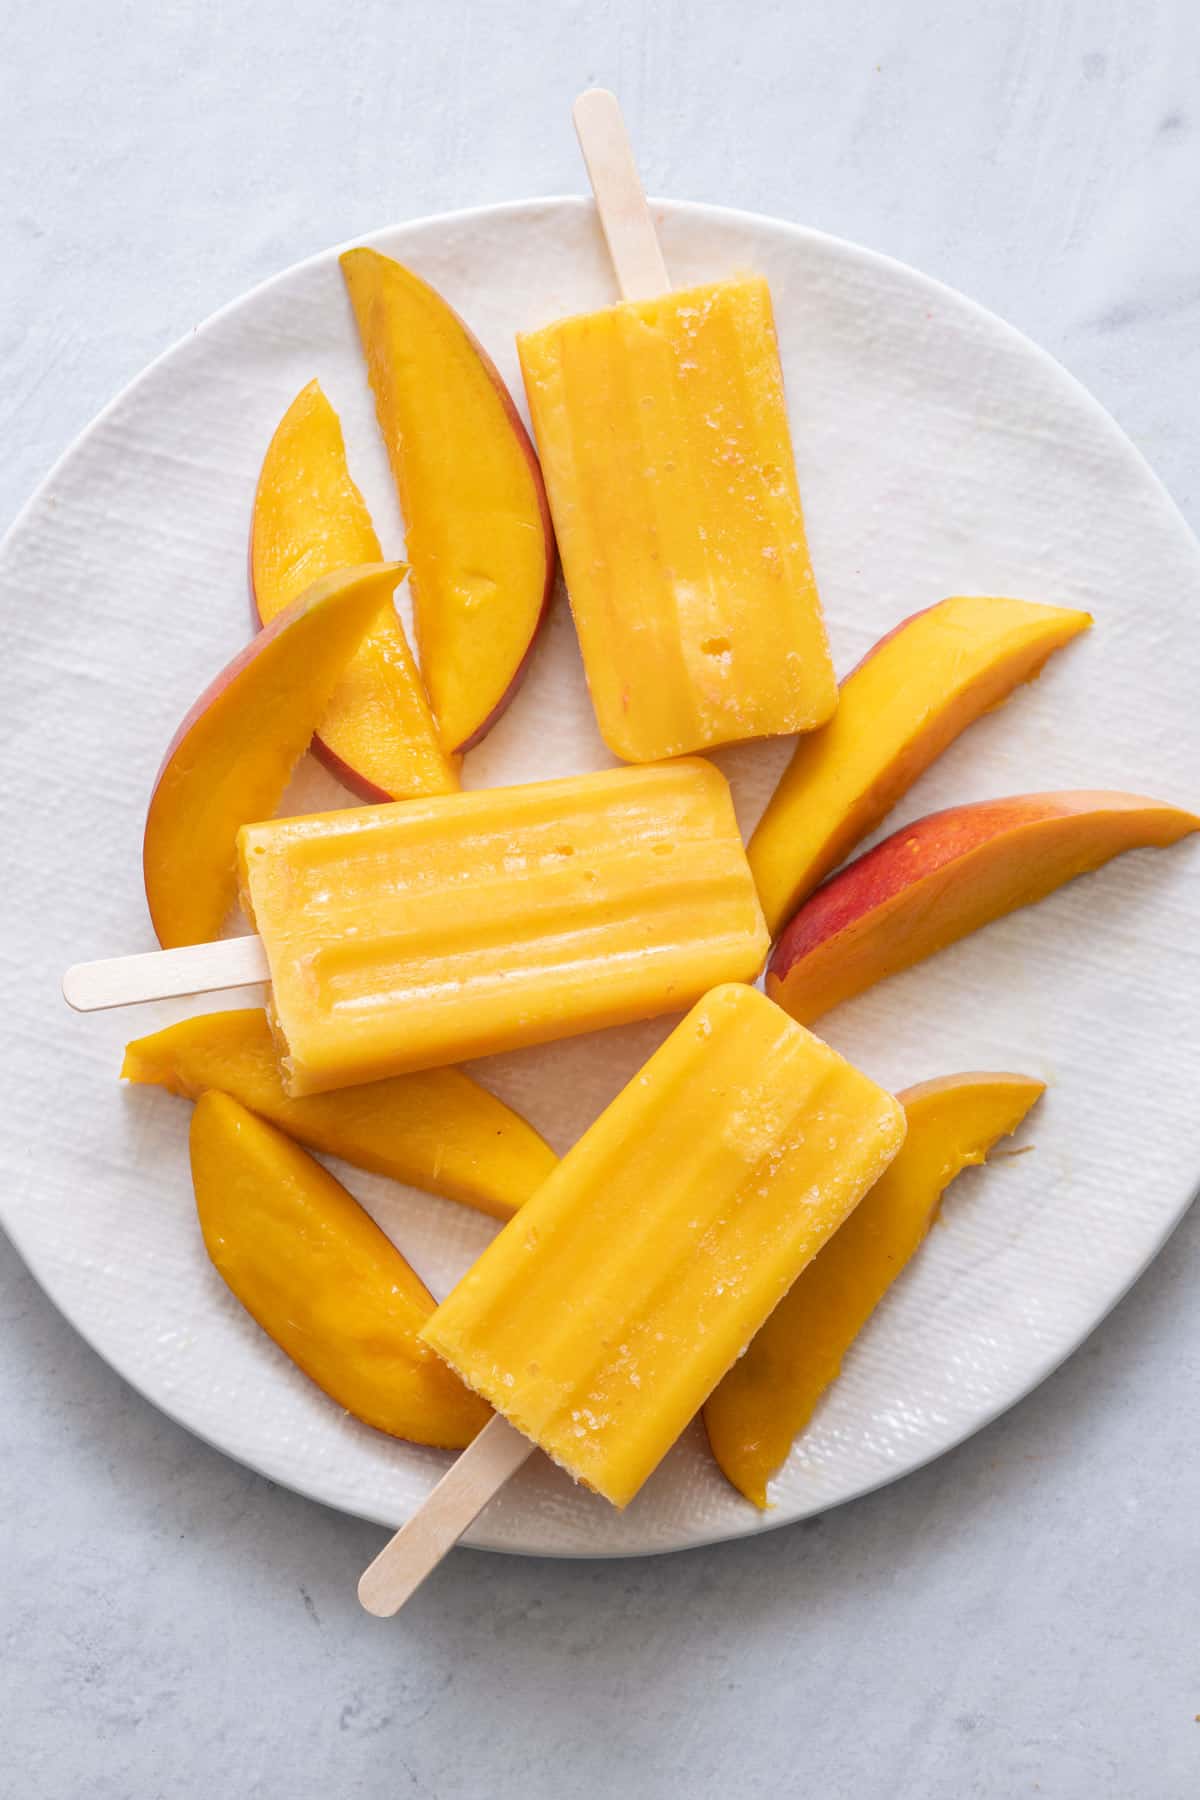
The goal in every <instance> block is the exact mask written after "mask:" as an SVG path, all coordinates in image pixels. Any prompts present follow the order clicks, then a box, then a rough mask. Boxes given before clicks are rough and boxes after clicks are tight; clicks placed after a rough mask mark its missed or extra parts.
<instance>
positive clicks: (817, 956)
mask: <svg viewBox="0 0 1200 1800" xmlns="http://www.w3.org/2000/svg"><path fill="white" fill-rule="evenodd" d="M1193 831H1200V818H1197V817H1196V816H1195V814H1194V813H1188V812H1184V811H1183V810H1182V809H1181V808H1180V807H1178V806H1169V805H1167V804H1165V803H1164V802H1163V801H1161V800H1148V799H1146V798H1145V796H1144V795H1142V794H1121V793H1111V792H1107V793H1106V792H1103V791H1093V790H1090V789H1088V790H1083V791H1079V792H1074V793H1062V794H1015V795H1012V796H1011V797H1009V798H1008V799H1005V800H979V801H976V802H975V804H974V805H972V806H954V807H950V808H949V809H948V810H947V811H946V812H938V813H928V814H927V815H926V816H925V818H923V819H917V820H915V821H914V822H913V823H912V824H911V825H903V826H901V828H900V830H899V831H896V832H893V833H892V835H891V837H889V838H885V839H884V840H883V842H882V843H881V844H876V846H875V848H874V849H873V850H868V851H867V853H866V854H865V856H860V857H859V858H858V859H857V860H856V861H855V862H852V863H849V864H847V866H846V867H845V868H844V869H840V870H839V871H838V873H837V874H836V875H831V876H830V878H829V880H828V881H827V882H825V884H824V886H823V887H819V888H818V889H817V891H816V893H815V894H814V895H813V896H812V898H811V899H809V900H806V901H805V903H804V905H803V906H802V907H801V908H800V910H799V912H798V913H797V914H796V915H795V917H794V918H793V919H792V921H791V923H790V924H789V925H788V927H787V929H786V930H785V931H784V933H783V935H782V937H781V938H780V939H779V942H778V943H777V944H776V946H775V950H774V953H773V954H772V957H771V961H770V963H769V964H768V967H767V992H768V994H769V995H770V996H771V998H772V1000H775V1001H778V1003H779V1005H780V1006H782V1007H784V1008H785V1009H786V1011H788V1012H790V1013H791V1015H792V1017H793V1018H794V1019H798V1020H799V1021H800V1023H801V1024H802V1025H811V1024H812V1022H813V1020H814V1019H819V1018H820V1017H821V1016H822V1014H824V1013H827V1012H828V1011H829V1010H830V1009H831V1008H832V1007H834V1006H837V1005H839V1004H840V1003H841V1001H843V1000H849V999H851V998H852V997H853V995H855V994H861V993H862V991H863V990H864V988H869V987H871V986H872V985H873V983H875V982H876V981H882V980H884V979H885V978H886V977H887V976H889V975H895V974H898V973H899V971H900V970H901V969H908V968H911V966H912V965H913V964H914V963H918V962H921V961H922V960H923V959H924V958H925V957H927V956H932V955H933V954H934V953H935V952H936V951H938V950H944V949H945V948H946V946H947V945H948V944H953V943H956V942H957V941H958V939H959V938H962V937H966V936H967V934H968V933H969V932H972V931H978V930H979V928H980V926H982V925H987V924H990V923H991V921H992V920H993V919H1000V918H1003V917H1004V915H1005V913H1010V912H1015V911H1016V909H1017V908H1018V907H1020V906H1031V905H1032V904H1033V903H1034V902H1035V901H1037V900H1044V899H1045V897H1046V895H1047V894H1050V893H1053V891H1054V889H1055V888H1058V887H1061V886H1062V885H1063V883H1064V882H1067V881H1073V880H1074V879H1075V877H1076V876H1077V875H1085V874H1087V873H1088V872H1089V871H1090V870H1092V869H1098V868H1099V867H1100V866H1101V864H1102V863H1106V862H1109V861H1110V860H1111V858H1113V857H1114V856H1120V855H1121V853H1122V852H1123V851H1125V850H1137V849H1142V848H1145V847H1146V846H1149V845H1157V846H1159V847H1162V846H1165V845H1168V844H1174V843H1177V842H1178V841H1179V839H1180V838H1183V837H1187V836H1188V834H1189V833H1190V832H1193Z"/></svg>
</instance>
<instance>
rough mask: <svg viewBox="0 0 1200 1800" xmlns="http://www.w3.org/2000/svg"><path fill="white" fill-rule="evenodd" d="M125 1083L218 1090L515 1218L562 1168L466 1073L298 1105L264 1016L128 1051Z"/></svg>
mask: <svg viewBox="0 0 1200 1800" xmlns="http://www.w3.org/2000/svg"><path fill="white" fill-rule="evenodd" d="M121 1077H122V1079H123V1080H125V1081H134V1082H143V1083H153V1084H155V1085H157V1086H159V1087H165V1088H169V1089H170V1091H171V1093H173V1094H181V1095H183V1096H184V1097H185V1098H186V1099H189V1100H196V1099H198V1098H199V1097H200V1095H201V1094H203V1093H204V1091H205V1090H206V1089H207V1088H219V1089H220V1090H222V1091H223V1092H224V1093H227V1094H229V1095H231V1096H232V1097H233V1098H235V1099H237V1100H239V1101H240V1102H241V1103H242V1105H244V1106H247V1107H249V1108H251V1110H252V1111H254V1112H256V1113H259V1114H261V1115H262V1117H263V1118H264V1119H269V1120H270V1121H271V1122H272V1123H273V1124H275V1125H278V1126H279V1127H280V1129H281V1130H283V1131H286V1132H287V1133H288V1135H289V1136H290V1137H293V1138H297V1139H299V1141H300V1142H301V1143H302V1144H307V1145H309V1147H310V1148H311V1149H313V1150H322V1151H324V1152H325V1153H326V1154H327V1155H329V1156H340V1157H342V1158H343V1160H344V1161H346V1162H349V1163H353V1164H354V1165H355V1166H356V1167H357V1168H360V1169H369V1170H371V1171H372V1173H373V1174H376V1175H388V1176H390V1177H391V1178H392V1179H393V1180H394V1181H403V1182H407V1183H409V1184H410V1185H411V1186H413V1187H419V1188H424V1189H425V1190H426V1191H427V1192H428V1193H431V1194H442V1195H444V1196H445V1198H446V1199H448V1200H459V1201H461V1202H462V1204H463V1205H464V1206H473V1207H475V1208H476V1209H477V1210H478V1211H479V1212H485V1213H488V1214H490V1215H491V1217H492V1218H494V1219H508V1218H511V1216H512V1214H513V1213H514V1212H516V1210H517V1208H518V1207H519V1206H520V1205H521V1204H522V1202H523V1201H525V1200H527V1199H528V1198H529V1196H530V1194H532V1193H533V1192H534V1191H535V1190H536V1189H537V1188H539V1187H540V1186H541V1184H542V1182H543V1181H544V1180H545V1179H546V1177H547V1176H548V1175H549V1174H550V1173H551V1171H552V1170H553V1169H554V1168H555V1166H556V1164H557V1162H558V1158H557V1157H556V1156H555V1154H554V1152H553V1150H551V1148H550V1146H549V1144H547V1143H546V1141H545V1139H544V1138H541V1137H539V1136H538V1134H537V1132H536V1131H535V1130H534V1129H533V1126H532V1125H528V1124H527V1123H526V1122H525V1120H524V1119H523V1118H521V1116H520V1114H519V1113H515V1112H513V1111H512V1109H511V1108H510V1107H507V1106H505V1104H504V1102H503V1101H502V1100H497V1098H496V1096H495V1095H494V1094H490V1093H489V1092H488V1090H487V1089H486V1088H484V1087H480V1085H479V1083H478V1082H477V1081H472V1079H471V1077H470V1076H469V1075H464V1074H463V1072H462V1070H461V1069H430V1070H428V1071H426V1072H422V1073H420V1074H417V1075H397V1076H395V1077H393V1078H392V1079H391V1080H389V1081H372V1082H368V1083H367V1084H366V1085H364V1086H362V1087H348V1088H338V1089H337V1090H336V1092H334V1093H331V1094H314V1095H313V1096H312V1097H311V1098H310V1099H307V1100H290V1099H289V1098H288V1097H287V1095H286V1094H285V1093H284V1090H283V1084H282V1082H281V1080H280V1078H279V1064H278V1060H277V1058H276V1053H275V1045H274V1041H273V1039H272V1037H271V1031H270V1027H269V1026H268V1024H267V1016H266V1014H265V1013H264V1012H263V1011H262V1009H261V1008H260V1007H245V1008H241V1009H239V1010H237V1011H234V1012H214V1013H201V1014H200V1015H199V1016H198V1017H197V1018H194V1019H184V1020H183V1021H182V1022H181V1023H180V1024H178V1025H168V1026H167V1028H166V1030H165V1031H156V1032H154V1033H153V1034H152V1035H151V1036H149V1037H143V1038H137V1039H135V1041H134V1042H133V1043H131V1044H130V1045H128V1047H127V1048H126V1051H125V1061H124V1063H123V1064H122V1067H121Z"/></svg>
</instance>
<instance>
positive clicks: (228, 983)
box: [62, 937, 271, 1012]
mask: <svg viewBox="0 0 1200 1800" xmlns="http://www.w3.org/2000/svg"><path fill="white" fill-rule="evenodd" d="M270 979H271V973H270V970H269V969H268V967H267V953H266V951H265V949H264V948H263V942H262V939H261V938H257V937H236V938H222V939H221V941H220V942H219V943H216V944H188V945H186V946H185V947H184V948H183V949H181V950H147V951H145V952H144V953H143V954H142V955H140V956H109V957H106V958H105V959H104V960H103V962H86V963H76V964H75V966H74V968H71V969H68V970H67V972H66V974H65V975H64V976H63V984H62V991H63V999H64V1000H65V1001H66V1003H67V1005H68V1006H73V1007H74V1008H75V1011H76V1012H101V1011H103V1010H104V1008H105V1007H109V1006H134V1005H136V1004H137V1002H138V1001H139V1000H173V999H174V998H175V997H176V996H177V995H180V994H209V993H213V992H214V991H216V990H217V989H219V988H235V987H249V986H251V985H252V983H254V982H258V981H269V980H270Z"/></svg>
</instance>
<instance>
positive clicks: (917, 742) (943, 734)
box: [746, 594, 1092, 934]
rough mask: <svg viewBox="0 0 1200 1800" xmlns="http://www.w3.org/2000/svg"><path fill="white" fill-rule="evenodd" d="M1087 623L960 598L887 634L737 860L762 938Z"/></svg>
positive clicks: (1067, 613) (1030, 607)
mask: <svg viewBox="0 0 1200 1800" xmlns="http://www.w3.org/2000/svg"><path fill="white" fill-rule="evenodd" d="M1091 622H1092V621H1091V616H1090V615H1089V614H1088V613H1085V612H1077V611H1074V610H1073V609H1071V608H1069V607H1065V606H1043V605H1040V604H1038V603H1037V602H1036V601H1032V600H1012V599H1007V598H1004V597H1002V596H992V595H980V594H960V595H955V596H954V597H952V598H951V599H949V600H942V601H941V602H940V603H939V604H938V605H936V606H930V607H927V608H926V609H925V610H924V612H919V613H914V614H913V615H912V617H911V618H908V619H905V620H904V622H903V623H902V624H900V625H897V626H896V628H895V630H894V631H890V632H888V634H887V636H886V637H883V638H881V639H880V640H879V642H878V643H877V644H876V645H875V647H874V649H873V650H869V651H868V652H867V654H866V656H864V657H863V659H862V661H861V662H860V663H859V665H858V667H857V668H856V669H854V670H852V671H851V673H850V674H849V675H848V676H847V677H846V679H845V680H844V681H843V682H842V685H841V689H840V700H839V704H838V709H837V712H836V713H835V714H834V716H833V718H832V719H831V720H830V722H829V724H828V725H826V726H824V727H823V728H822V730H820V731H814V732H812V733H810V734H809V735H808V736H807V737H803V738H801V739H800V741H799V743H798V744H797V746H796V751H795V754H794V755H793V757H792V760H791V762H790V763H789V764H788V766H787V768H786V770H785V771H784V774H783V777H782V779H781V780H780V783H779V786H778V787H777V788H776V790H775V792H774V794H773V795H772V796H771V799H770V801H769V802H768V804H767V809H766V811H765V812H764V813H763V816H762V818H761V819H760V821H759V823H758V826H757V829H756V830H755V832H754V834H753V836H752V837H751V839H750V844H749V847H748V849H747V852H746V854H747V856H748V857H749V859H750V867H751V868H752V869H753V871H754V879H755V882H756V883H757V885H758V892H759V898H760V899H761V901H762V906H763V912H764V913H765V914H766V919H767V924H768V925H769V927H770V929H771V932H772V934H774V933H775V932H776V931H778V930H779V927H780V926H781V925H782V924H783V922H784V920H785V919H786V918H788V916H789V915H790V914H791V913H792V912H794V911H795V909H796V907H797V906H799V904H800V902H801V901H802V900H803V899H805V898H806V896H807V895H808V894H810V893H811V892H812V890H813V889H814V888H815V887H816V886H817V884H818V883H819V882H821V881H823V880H824V879H825V877H826V875H828V874H829V872H830V870H831V869H835V868H836V867H837V865H838V864H839V863H840V862H841V861H842V860H843V858H844V857H846V856H848V855H849V854H850V852H851V850H853V848H854V846H855V844H857V843H859V842H860V840H861V839H863V838H864V837H866V836H867V835H868V834H869V833H870V832H872V831H874V830H875V828H876V826H877V825H879V824H881V823H882V822H883V820H884V819H885V818H886V817H887V815H888V813H889V812H890V811H891V809H892V807H893V806H895V804H896V802H897V801H898V800H899V799H900V798H901V796H902V795H903V794H905V793H906V792H907V790H908V789H909V788H910V787H911V786H912V784H913V782H914V781H916V779H917V777H918V776H919V775H922V774H923V773H924V772H925V770H926V769H927V768H928V767H929V765H930V764H931V763H932V762H934V761H935V760H936V759H937V758H938V757H939V756H940V755H941V754H942V751H943V750H945V749H946V748H947V746H948V745H950V744H951V743H953V741H954V739H955V738H956V737H958V736H959V734H960V733H961V732H963V731H965V730H966V728H967V726H968V725H971V724H973V723H974V721H975V720H976V719H978V718H979V717H980V715H981V714H982V713H985V712H988V711H990V710H991V709H992V708H993V707H996V706H999V705H1000V703H1001V701H1003V700H1007V698H1008V697H1009V695H1010V694H1011V693H1012V691H1013V689H1014V688H1016V687H1018V686H1019V685H1020V684H1021V682H1023V681H1029V680H1031V679H1032V678H1033V677H1034V676H1035V675H1037V674H1038V673H1039V672H1040V670H1041V668H1042V665H1043V664H1044V663H1045V662H1046V660H1047V658H1048V657H1050V656H1051V655H1052V654H1053V653H1054V651H1055V650H1058V649H1061V647H1062V646H1063V645H1064V644H1066V643H1069V642H1070V640H1071V639H1072V638H1073V637H1077V636H1078V635H1079V633H1080V632H1081V631H1086V630H1087V628H1088V626H1089V625H1090V624H1091Z"/></svg>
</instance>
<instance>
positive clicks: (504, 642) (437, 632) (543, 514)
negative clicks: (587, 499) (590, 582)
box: [342, 249, 555, 753]
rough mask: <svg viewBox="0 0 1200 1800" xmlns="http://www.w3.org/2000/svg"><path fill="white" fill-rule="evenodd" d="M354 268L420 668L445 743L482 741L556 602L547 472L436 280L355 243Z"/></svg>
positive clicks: (346, 260)
mask: <svg viewBox="0 0 1200 1800" xmlns="http://www.w3.org/2000/svg"><path fill="white" fill-rule="evenodd" d="M342 273H343V275H344V276H345V278H346V287H347V289H348V291H349V294H350V302H351V305H352V306H353V308H354V315H355V318H356V319H357V320H358V329H359V334H360V336H361V338H362V345H363V352H364V354H365V356H366V360H367V373H368V376H369V378H370V382H371V389H372V392H373V393H374V395H375V411H376V414H377V415H378V418H379V429H380V431H381V432H382V434H383V440H384V443H385V445H386V446H387V453H388V457H389V459H390V461H391V465H392V473H393V475H394V476H395V480H396V487H397V490H398V492H399V496H400V509H401V511H402V512H403V514H404V527H405V537H406V554H407V556H408V561H409V564H410V566H411V569H412V580H411V586H412V596H413V613H414V617H415V619H416V627H417V651H418V654H419V656H420V659H421V673H422V675H423V676H424V677H425V685H426V687H427V688H428V690H429V697H430V699H431V700H432V702H433V710H434V713H435V715H436V717H437V722H438V729H439V731H440V732H441V737H442V742H443V744H444V745H445V746H446V749H447V750H448V751H450V752H453V753H457V752H459V751H462V750H469V749H470V747H471V745H472V744H475V743H478V741H479V739H480V738H481V737H483V736H484V735H485V734H486V732H487V731H488V730H489V729H490V727H491V726H492V725H493V724H494V723H495V721H496V719H497V718H499V716H500V714H501V713H502V712H503V711H504V708H505V707H506V706H507V705H508V702H509V700H510V699H511V698H512V696H513V694H514V693H515V692H516V688H517V685H518V683H519V681H520V679H521V676H522V675H523V674H524V672H525V669H526V667H527V664H528V661H529V655H530V652H531V650H532V648H533V641H534V638H535V637H536V635H537V631H538V628H539V626H540V625H541V623H542V619H543V618H544V616H545V612H546V608H547V606H548V605H549V602H550V594H551V590H552V588H553V584H554V570H555V552H554V534H553V531H552V530H551V526H550V509H549V507H548V505H547V502H546V490H545V488H544V487H543V485H542V474H541V470H540V468H539V467H538V460H537V457H536V456H535V454H534V450H533V445H532V444H531V443H530V441H529V434H528V432H527V431H526V430H525V427H524V425H523V424H522V423H521V418H520V415H519V414H518V412H517V409H516V407H515V406H514V405H513V402H512V397H511V395H510V394H509V392H508V389H507V388H506V387H505V385H504V382H503V381H502V380H501V378H500V375H499V374H498V372H497V370H496V369H495V367H494V366H493V364H492V362H491V360H490V359H489V358H488V357H487V356H486V355H485V353H484V351H483V349H482V348H481V346H480V345H479V344H478V343H477V342H476V341H475V339H474V337H472V335H471V333H470V332H469V331H468V330H467V327H466V326H465V325H464V324H463V322H462V320H461V319H460V318H459V317H458V315H457V313H455V312H454V311H452V309H451V308H450V307H449V306H448V305H447V304H446V302H445V301H444V300H443V299H442V297H441V295H440V294H438V293H435V291H434V290H433V288H431V287H430V286H429V284H428V282H425V281H422V280H421V279H420V277H419V276H417V275H414V274H413V272H412V270H411V269H406V268H404V267H403V266H402V264H400V263H398V262H394V261H393V260H392V258H391V257H389V256H381V255H380V253H379V251H378V250H367V249H360V250H348V251H347V252H346V254H345V255H344V256H343V257H342Z"/></svg>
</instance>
